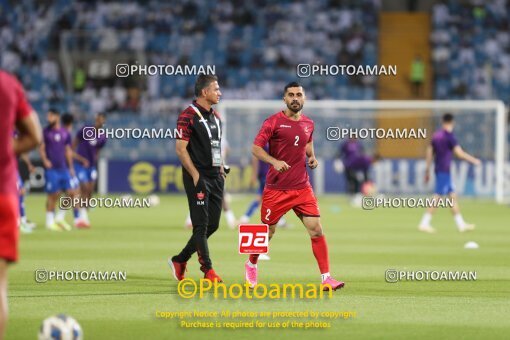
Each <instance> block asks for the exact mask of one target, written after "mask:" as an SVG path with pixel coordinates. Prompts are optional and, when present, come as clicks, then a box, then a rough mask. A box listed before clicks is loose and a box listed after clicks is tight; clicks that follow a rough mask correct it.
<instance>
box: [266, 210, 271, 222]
mask: <svg viewBox="0 0 510 340" xmlns="http://www.w3.org/2000/svg"><path fill="white" fill-rule="evenodd" d="M266 212H267V214H266V221H269V215H271V209H267V210H266Z"/></svg>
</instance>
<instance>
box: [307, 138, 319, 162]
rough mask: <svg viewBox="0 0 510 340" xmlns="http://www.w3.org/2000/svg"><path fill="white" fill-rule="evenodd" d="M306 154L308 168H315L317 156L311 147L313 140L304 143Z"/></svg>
mask: <svg viewBox="0 0 510 340" xmlns="http://www.w3.org/2000/svg"><path fill="white" fill-rule="evenodd" d="M306 156H307V157H308V166H309V167H310V169H315V168H316V167H318V166H319V162H318V161H317V158H315V150H314V148H313V140H312V141H310V142H308V143H307V144H306Z"/></svg>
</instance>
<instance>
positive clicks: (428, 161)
mask: <svg viewBox="0 0 510 340" xmlns="http://www.w3.org/2000/svg"><path fill="white" fill-rule="evenodd" d="M433 157H434V149H432V145H429V146H428V147H427V151H426V155H425V161H426V164H427V165H426V167H425V183H428V182H429V180H430V168H431V166H432V158H433Z"/></svg>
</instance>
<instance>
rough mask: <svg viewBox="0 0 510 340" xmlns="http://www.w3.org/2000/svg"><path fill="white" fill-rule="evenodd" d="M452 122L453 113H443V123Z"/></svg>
mask: <svg viewBox="0 0 510 340" xmlns="http://www.w3.org/2000/svg"><path fill="white" fill-rule="evenodd" d="M451 122H453V115H452V114H451V113H445V114H444V115H443V123H451Z"/></svg>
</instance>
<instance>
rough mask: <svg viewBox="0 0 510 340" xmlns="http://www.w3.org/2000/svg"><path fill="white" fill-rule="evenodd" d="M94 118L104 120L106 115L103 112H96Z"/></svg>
mask: <svg viewBox="0 0 510 340" xmlns="http://www.w3.org/2000/svg"><path fill="white" fill-rule="evenodd" d="M96 117H103V118H104V119H106V114H105V113H104V112H98V113H96Z"/></svg>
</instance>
